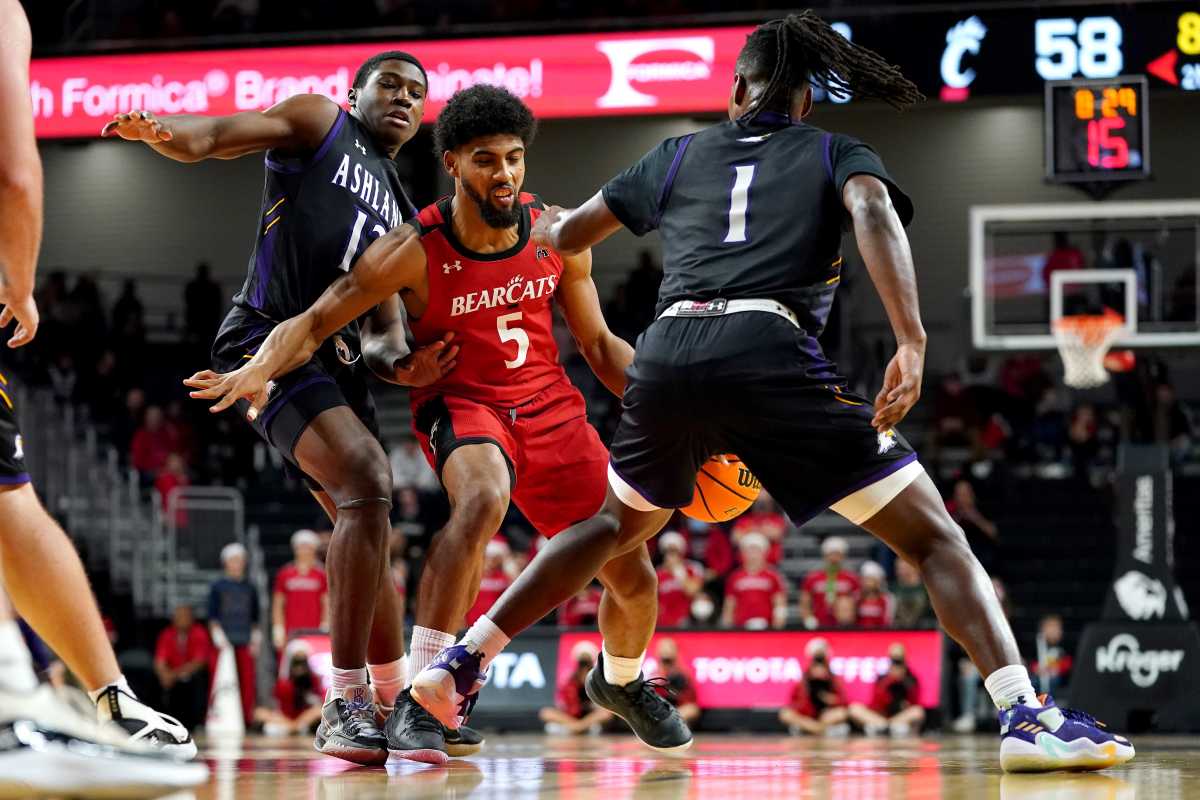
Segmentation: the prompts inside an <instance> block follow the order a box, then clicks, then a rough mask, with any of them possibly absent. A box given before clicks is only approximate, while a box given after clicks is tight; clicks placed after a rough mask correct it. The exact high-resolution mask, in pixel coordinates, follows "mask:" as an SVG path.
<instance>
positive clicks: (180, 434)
mask: <svg viewBox="0 0 1200 800" xmlns="http://www.w3.org/2000/svg"><path fill="white" fill-rule="evenodd" d="M190 410H192V409H190V408H189V409H187V411H190ZM187 411H185V410H184V405H183V401H182V400H180V399H179V398H177V397H176V398H172V399H171V400H170V402H168V403H167V408H166V412H165V413H164V415H163V416H164V418H165V422H166V427H167V429H168V430H169V431H170V432H171V436H172V438H173V441H174V448H173V449H174V451H175V452H176V453H179V455H181V456H183V460H184V461H185V462H186V463H188V464H191V463H192V460H193V457H194V455H195V450H196V435H195V432H194V431H193V429H192V423H191V421H190V420H189V419H188V417H187Z"/></svg>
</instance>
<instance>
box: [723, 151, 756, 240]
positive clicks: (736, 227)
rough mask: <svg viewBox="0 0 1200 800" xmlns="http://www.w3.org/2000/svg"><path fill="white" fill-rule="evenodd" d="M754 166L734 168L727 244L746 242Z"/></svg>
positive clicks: (726, 237) (726, 235)
mask: <svg viewBox="0 0 1200 800" xmlns="http://www.w3.org/2000/svg"><path fill="white" fill-rule="evenodd" d="M754 168H755V165H754V164H743V165H741V166H738V167H734V168H733V170H734V179H733V189H732V190H731V191H730V193H729V232H728V233H726V234H725V243H726V244H729V243H731V242H744V241H746V212H747V211H749V210H750V182H751V181H752V180H754Z"/></svg>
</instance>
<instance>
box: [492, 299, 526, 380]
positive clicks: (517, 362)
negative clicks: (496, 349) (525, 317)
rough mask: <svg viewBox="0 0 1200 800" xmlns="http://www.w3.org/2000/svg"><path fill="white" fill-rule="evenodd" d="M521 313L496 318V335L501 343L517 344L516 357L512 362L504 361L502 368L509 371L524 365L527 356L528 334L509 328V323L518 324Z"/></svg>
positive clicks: (518, 329)
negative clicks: (504, 367)
mask: <svg viewBox="0 0 1200 800" xmlns="http://www.w3.org/2000/svg"><path fill="white" fill-rule="evenodd" d="M520 321H521V312H520V311H515V312H513V313H512V314H502V315H501V316H499V317H496V333H498V334H499V335H500V341H502V342H516V343H517V357H516V358H514V359H513V360H512V361H505V362H504V366H506V367H508V368H509V369H516V368H517V367H519V366H521V365H522V364H524V363H525V356H527V355H529V334H527V333H526V332H525V331H524V330H523V329H521V328H518V327H515V326H514V327H511V328H510V327H509V323H510V322H520Z"/></svg>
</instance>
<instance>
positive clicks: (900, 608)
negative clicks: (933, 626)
mask: <svg viewBox="0 0 1200 800" xmlns="http://www.w3.org/2000/svg"><path fill="white" fill-rule="evenodd" d="M892 594H893V595H894V596H895V598H896V614H895V618H894V619H893V620H892V621H893V623H894V624H895V626H896V627H897V628H921V627H925V626H926V625H928V624H929V623H930V622H932V621H933V609H932V608H930V607H929V595H928V593H926V591H925V584H924V583H922V582H921V573H920V571H919V570H918V569H917V568H916V567H914V566H913V565H912V564H910V563H908V562H907V561H905V560H903V559H897V561H896V586H895V589H894V590H893V592H892Z"/></svg>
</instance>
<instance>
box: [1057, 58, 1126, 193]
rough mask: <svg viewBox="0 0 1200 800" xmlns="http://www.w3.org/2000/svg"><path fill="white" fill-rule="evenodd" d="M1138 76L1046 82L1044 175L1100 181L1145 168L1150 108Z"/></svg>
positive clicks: (1066, 180) (1122, 178) (1123, 177)
mask: <svg viewBox="0 0 1200 800" xmlns="http://www.w3.org/2000/svg"><path fill="white" fill-rule="evenodd" d="M1148 101H1149V95H1148V93H1147V91H1146V79H1145V78H1144V77H1142V76H1136V77H1116V78H1112V79H1108V80H1071V81H1049V82H1047V83H1046V177H1047V178H1049V179H1050V180H1052V181H1057V182H1061V183H1102V182H1107V181H1125V180H1136V179H1138V178H1144V177H1146V176H1148V175H1149V174H1150V109H1149V107H1148Z"/></svg>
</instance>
